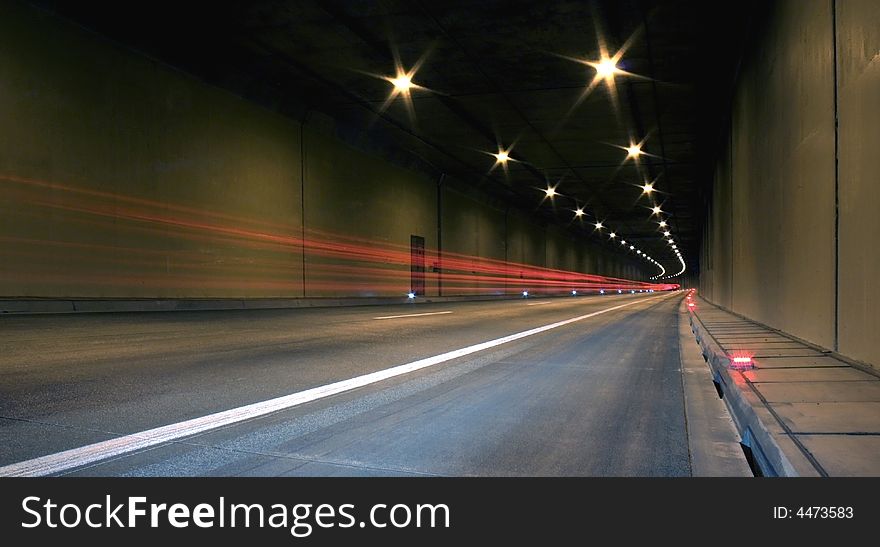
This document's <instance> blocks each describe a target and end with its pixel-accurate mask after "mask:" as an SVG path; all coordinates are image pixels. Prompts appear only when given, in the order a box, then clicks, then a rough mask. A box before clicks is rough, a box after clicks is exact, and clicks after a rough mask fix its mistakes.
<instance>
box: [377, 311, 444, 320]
mask: <svg viewBox="0 0 880 547" xmlns="http://www.w3.org/2000/svg"><path fill="white" fill-rule="evenodd" d="M444 313H452V312H451V311H432V312H428V313H408V314H406V315H385V316H382V317H374V318H373V319H398V318H400V317H421V316H423V315H443V314H444Z"/></svg>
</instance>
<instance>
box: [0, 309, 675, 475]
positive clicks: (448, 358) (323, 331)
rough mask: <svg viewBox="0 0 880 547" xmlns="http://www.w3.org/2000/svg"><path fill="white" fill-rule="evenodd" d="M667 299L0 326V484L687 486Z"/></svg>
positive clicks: (74, 318)
mask: <svg viewBox="0 0 880 547" xmlns="http://www.w3.org/2000/svg"><path fill="white" fill-rule="evenodd" d="M681 296H682V293H671V294H670V293H645V294H638V293H637V294H635V295H630V294H623V295H616V294H615V295H606V296H583V297H582V296H578V297H570V298H553V299H549V298H548V299H528V300H526V299H523V300H505V301H492V302H455V303H434V304H425V305H401V306H381V307H379V306H369V307H350V308H325V309H297V310H251V311H216V312H154V313H127V314H122V313H112V314H80V315H52V316H47V315H43V316H7V317H2V318H0V346H2V348H3V351H2V353H0V466H6V467H0V475H2V474H9V473H10V468H9V467H8V466H10V465H11V464H16V463H18V462H22V461H29V460H32V459H35V458H39V457H43V456H50V455H53V454H57V453H59V452H62V451H67V450H70V451H71V452H70V453H65V454H64V455H63V456H59V457H57V460H58V461H62V462H64V463H57V462H56V463H55V464H52V465H50V466H49V467H48V468H46V469H45V471H46V472H48V473H50V474H71V475H89V476H94V475H100V476H106V475H113V476H116V475H123V476H154V475H160V476H178V475H185V476H190V475H260V476H266V475H269V476H279V475H285V476H286V475H318V476H331V475H342V476H362V475H370V476H373V475H452V476H489V475H501V476H584V475H586V476H686V475H690V474H691V471H692V469H691V463H690V457H689V448H688V432H687V423H686V419H685V401H684V394H683V388H682V376H681V361H680V357H679V324H678V310H679V305H680V302H681ZM618 306H621V307H618ZM596 312H601V313H598V314H596ZM411 314H419V315H414V316H412V315H411ZM397 316H400V317H397ZM571 319H575V320H574V321H571V322H568V323H564V324H561V325H556V324H557V323H559V322H564V321H567V320H571ZM547 326H551V327H550V328H547V329H546V330H542V331H538V332H529V331H531V329H536V328H538V327H547ZM516 333H524V334H522V335H521V336H520V337H514V338H515V339H505V337H509V336H510V335H512V334H516ZM486 342H490V343H489V344H487V345H484V346H479V347H477V348H476V349H474V348H472V346H474V345H476V344H482V343H486ZM462 348H470V349H469V350H468V351H469V353H467V354H463V355H458V354H451V355H449V352H452V351H454V350H459V349H462ZM444 354H446V355H445V356H444V357H441V358H439V361H438V362H436V363H434V362H428V363H429V365H428V366H424V368H420V369H418V370H414V371H412V372H405V373H400V374H398V375H396V376H393V377H390V378H386V379H379V380H377V381H372V380H371V378H372V377H368V378H367V379H365V380H363V382H361V384H362V385H361V384H358V386H359V387H355V388H354V389H348V390H347V391H345V390H343V391H341V392H339V393H336V394H330V395H322V392H321V389H318V390H314V389H313V388H320V387H321V386H327V385H333V384H334V383H335V382H341V381H345V380H349V379H352V378H362V377H363V375H365V374H368V373H373V372H376V371H382V370H387V369H390V368H392V367H396V366H399V365H403V364H407V363H413V362H421V363H422V364H423V365H424V363H425V362H426V361H420V360H424V359H427V358H431V357H434V356H438V355H444ZM306 390H311V391H308V392H307V393H312V394H313V393H317V394H314V395H309V398H307V399H306V400H305V402H299V403H297V402H295V401H294V402H291V401H289V400H287V399H284V401H286V402H284V403H283V405H282V406H281V407H280V408H278V409H276V410H274V411H272V412H267V411H262V414H249V413H248V412H250V411H249V410H248V411H241V413H240V415H239V414H236V417H234V418H232V419H231V421H230V420H227V421H225V422H222V423H220V422H219V421H218V420H219V418H212V417H211V415H213V414H215V413H223V412H225V411H230V410H232V409H239V410H240V409H242V407H244V408H245V409H247V408H250V407H248V406H247V405H253V404H255V403H261V402H263V401H269V400H272V399H275V398H279V397H285V396H289V395H291V394H298V393H301V392H304V391H306ZM239 410H236V412H239ZM227 414H228V413H227ZM206 416H207V417H208V418H204V417H206ZM202 418H204V419H203V420H201V421H200V419H202ZM193 424H201V426H200V427H204V429H201V430H199V432H197V434H193V433H192V432H193V431H194V430H193V429H191V427H193ZM205 424H207V425H205ZM163 426H168V427H166V428H165V429H163V430H162V431H163V432H167V431H166V430H169V431H171V433H170V434H169V435H170V436H168V437H162V439H161V442H159V441H156V440H155V439H154V440H153V441H150V442H149V443H147V444H146V445H143V444H140V445H139V444H137V442H136V441H137V440H138V438H139V437H138V435H139V434H140V432H144V431H147V430H151V429H153V428H160V427H163ZM164 434H165V433H163V435H164ZM126 435H128V436H129V437H125V436H126ZM120 437H122V438H121V439H120ZM114 439H115V441H114ZM151 443H152V444H151ZM82 447H86V448H82ZM89 447H91V448H89ZM96 447H97V448H96ZM108 447H110V448H108ZM107 450H110V451H109V452H108V451H107ZM74 456H75V457H76V458H81V459H80V460H75V458H74V459H71V458H73V457H74ZM76 461H78V462H79V463H70V462H76ZM4 470H5V471H4Z"/></svg>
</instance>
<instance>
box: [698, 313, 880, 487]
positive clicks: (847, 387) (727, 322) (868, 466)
mask: <svg viewBox="0 0 880 547" xmlns="http://www.w3.org/2000/svg"><path fill="white" fill-rule="evenodd" d="M736 322H740V323H741V324H742V325H743V326H744V327H746V328H743V329H742V331H743V332H751V331H754V330H755V329H761V328H764V329H765V330H766V331H767V333H768V335H770V333H771V332H773V331H771V330H770V329H769V328H766V327H762V326H761V325H760V324H758V323H755V322H753V321H749V320H747V319H744V318H742V317H738V316H736V315H734V314H732V313H729V312H727V311H724V310H722V309H720V308H718V307H716V306H712V305H711V304H710V303H708V302H706V301H705V300H703V299H700V298H698V299H697V306H696V308H695V309H694V310H693V311H692V325H693V327H694V329H695V332H696V333H697V338H698V340H699V341H700V344H701V346H702V348H703V353H704V355H706V356H707V359H708V360H709V362H710V364H711V365H712V368H713V371H714V374H715V375H716V377H717V378H720V379H721V384H722V386H723V387H722V389H723V390H724V394H725V398H726V399H727V402H728V406H729V407H730V408H731V409H732V412H733V415H734V418H735V419H736V421H737V424H738V427H739V430H740V432H741V434H743V435H744V436H745V431H746V430H748V431H749V434H750V436H751V437H753V438H754V439H755V443H756V444H757V446H759V448H760V450H761V451H762V453H763V455H764V456H766V460H767V461H768V463H769V465H770V467H769V468H768V471H770V472H772V473H775V474H783V475H792V476H814V475H822V476H829V475H830V476H864V475H874V476H876V475H880V452H878V451H877V442H876V439H877V438H878V436H880V378H878V377H877V375H875V374H873V373H872V371H871V370H870V369H865V370H861V369H857V368H854V367H853V366H851V365H849V364H848V363H847V362H844V361H842V360H839V359H836V358H835V357H834V356H832V355H828V354H824V353H823V352H820V351H818V350H817V349H816V348H813V347H809V346H807V345H805V344H803V343H799V342H798V341H797V340H795V339H793V338H792V339H791V340H790V342H791V344H790V345H788V346H786V347H788V348H793V349H779V350H775V351H772V352H770V353H769V355H770V356H763V354H765V353H768V350H766V349H760V348H755V349H751V344H752V343H751V342H750V341H748V340H742V341H738V340H737V338H736V337H735V336H729V335H727V336H726V337H725V338H720V336H722V335H721V334H719V330H720V332H729V331H730V330H731V325H732V324H733V323H736ZM774 335H775V336H784V335H783V334H782V333H779V332H776V333H774ZM752 339H754V338H752ZM798 347H799V348H800V349H797V348H798ZM735 351H738V352H740V353H747V354H750V355H752V356H753V360H754V366H755V368H753V369H751V370H735V369H732V368H730V361H729V360H728V356H729V355H731V354H732V353H733V352H735Z"/></svg>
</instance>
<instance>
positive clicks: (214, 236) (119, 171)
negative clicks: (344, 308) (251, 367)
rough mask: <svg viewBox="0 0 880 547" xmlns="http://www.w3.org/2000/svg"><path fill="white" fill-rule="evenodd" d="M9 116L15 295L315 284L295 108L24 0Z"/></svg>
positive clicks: (271, 291) (9, 235)
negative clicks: (303, 230)
mask: <svg viewBox="0 0 880 547" xmlns="http://www.w3.org/2000/svg"><path fill="white" fill-rule="evenodd" d="M0 120H2V122H0V150H2V153H0V177H2V178H0V188H2V192H3V199H2V200H0V238H2V240H3V242H2V244H0V284H2V287H3V288H2V294H3V295H4V296H12V297H21V296H40V297H52V296H63V297H168V298H177V297H206V296H222V297H245V296H246V297H256V296H270V295H271V296H292V297H295V296H301V294H302V293H301V287H302V283H301V262H300V260H299V257H297V256H294V255H292V254H290V253H288V252H287V251H286V247H287V246H286V244H285V242H284V238H287V237H290V236H294V235H296V234H297V233H298V232H299V229H300V215H299V211H300V191H299V178H300V157H299V141H298V139H299V129H298V127H297V125H296V124H292V123H290V122H289V121H288V120H286V119H284V118H282V117H281V116H279V115H278V114H275V113H272V112H269V111H267V110H263V109H260V108H257V107H254V106H253V105H252V104H250V103H248V102H246V101H244V100H243V99H241V98H238V97H236V96H234V95H231V94H229V93H227V92H225V91H222V90H219V89H216V88H213V87H209V86H206V85H204V84H202V83H200V82H198V81H197V80H195V79H194V78H191V77H189V76H187V75H185V74H183V73H180V72H178V71H176V70H172V69H170V68H168V67H166V66H164V65H162V64H160V63H157V62H155V61H152V60H150V59H148V58H146V57H143V56H140V55H136V54H133V53H131V52H130V51H127V50H124V49H122V48H120V47H118V46H116V45H113V44H112V43H110V42H108V41H106V40H104V39H102V38H100V37H98V36H96V35H93V34H91V33H88V32H85V31H83V30H82V29H81V28H79V27H77V26H74V25H72V24H68V23H63V22H59V21H58V20H57V19H55V18H54V17H52V16H50V15H46V14H44V13H42V12H40V11H38V10H35V9H32V8H29V7H27V6H23V5H18V4H16V3H9V2H7V3H4V4H3V6H2V7H0ZM267 233H271V234H272V235H274V236H278V238H281V242H277V241H273V240H270V239H267V238H266V237H264V236H262V235H260V234H267Z"/></svg>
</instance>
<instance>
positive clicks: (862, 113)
mask: <svg viewBox="0 0 880 547" xmlns="http://www.w3.org/2000/svg"><path fill="white" fill-rule="evenodd" d="M763 15H765V14H762V17H761V18H763ZM766 15H767V17H766V21H765V23H764V26H763V27H761V28H760V30H759V31H758V32H757V33H756V36H755V37H754V39H752V40H750V42H751V45H750V46H749V47H748V48H747V51H746V53H745V55H744V58H743V60H742V63H741V70H740V73H739V77H738V82H737V87H736V90H735V94H734V98H733V104H732V111H731V125H730V141H729V142H728V144H727V146H726V147H724V149H723V150H722V151H721V154H720V155H719V160H718V163H717V166H716V173H715V180H714V184H713V192H712V198H711V204H710V206H709V207H708V216H707V221H708V226H707V229H706V231H705V232H704V237H703V250H702V257H703V260H702V261H701V277H700V287H701V289H702V290H703V292H704V294H705V296H706V297H707V298H708V299H709V300H710V301H712V302H715V303H717V304H720V305H723V306H725V307H728V308H730V309H732V310H733V311H736V312H738V313H741V314H743V315H745V316H748V317H751V318H754V319H756V320H758V321H761V322H763V323H766V324H768V325H770V326H773V327H776V328H779V329H781V330H783V331H786V332H789V333H791V334H793V335H795V336H797V337H800V338H803V339H805V340H807V341H810V342H813V343H816V344H818V345H820V346H823V347H826V348H831V349H836V350H838V351H839V352H840V353H841V354H843V355H845V356H849V357H852V358H854V359H857V360H859V361H862V362H865V363H871V364H875V365H876V364H877V363H880V353H878V351H877V349H876V347H875V346H874V343H873V342H874V340H873V338H874V336H873V335H874V334H875V333H876V332H878V330H880V319H878V318H880V311H878V310H880V299H878V296H877V293H876V291H875V290H873V288H874V287H875V286H876V280H877V279H878V276H880V251H878V247H877V246H876V245H873V238H874V237H875V235H876V234H878V233H880V220H878V215H877V214H876V211H877V210H878V207H880V198H878V194H877V192H876V184H877V174H876V171H877V161H876V156H877V150H878V148H880V110H878V108H877V107H878V104H880V103H878V97H880V31H878V28H880V4H878V3H877V2H872V1H869V0H865V1H859V0H857V1H853V2H851V1H846V2H840V1H838V2H832V1H831V0H809V1H793V0H789V1H784V2H778V3H775V4H773V5H772V6H771V7H768V8H767V12H766ZM761 18H759V19H761ZM835 34H836V60H837V64H836V65H835ZM835 93H836V95H837V96H836V97H835ZM835 118H836V119H835Z"/></svg>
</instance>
